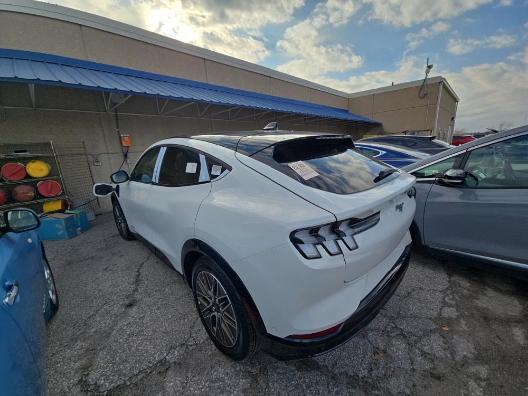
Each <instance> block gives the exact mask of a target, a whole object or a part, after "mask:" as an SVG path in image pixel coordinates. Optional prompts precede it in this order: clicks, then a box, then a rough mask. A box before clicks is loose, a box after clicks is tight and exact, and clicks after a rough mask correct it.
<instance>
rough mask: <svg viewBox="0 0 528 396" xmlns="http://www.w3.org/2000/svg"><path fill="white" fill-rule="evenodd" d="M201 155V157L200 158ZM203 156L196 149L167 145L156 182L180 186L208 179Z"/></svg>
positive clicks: (161, 184)
mask: <svg viewBox="0 0 528 396" xmlns="http://www.w3.org/2000/svg"><path fill="white" fill-rule="evenodd" d="M200 157H202V158H200ZM203 163H205V157H204V156H203V154H200V153H198V152H197V151H194V150H191V149H187V148H185V147H179V146H169V147H167V151H165V155H164V156H163V162H162V163H161V167H160V171H159V178H158V184H159V185H160V186H165V187H182V186H190V185H193V184H199V183H203V182H208V181H209V174H208V172H207V169H206V167H205V166H202V165H203Z"/></svg>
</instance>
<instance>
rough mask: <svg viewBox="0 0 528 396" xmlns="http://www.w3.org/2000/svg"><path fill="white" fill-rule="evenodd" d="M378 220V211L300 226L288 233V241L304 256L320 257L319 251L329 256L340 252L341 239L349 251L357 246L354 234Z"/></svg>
mask: <svg viewBox="0 0 528 396" xmlns="http://www.w3.org/2000/svg"><path fill="white" fill-rule="evenodd" d="M379 220H380V214H379V212H377V213H374V214H373V215H370V216H368V217H365V218H363V219H358V218H351V219H346V220H341V221H338V222H334V223H329V224H323V225H320V226H316V227H310V228H302V229H300V230H296V231H293V232H292V233H291V234H290V241H291V242H292V243H293V245H294V246H295V247H296V248H297V250H298V251H299V253H301V254H302V256H303V257H304V258H307V259H309V260H311V259H316V258H321V257H322V256H321V252H322V250H321V249H323V251H326V253H328V254H329V255H330V256H336V255H338V254H342V253H343V251H342V250H341V246H340V244H339V243H338V242H339V241H341V242H342V243H343V245H344V246H345V247H346V248H347V249H348V250H350V251H352V250H355V249H357V248H358V245H357V243H356V240H355V239H354V235H356V234H359V233H360V232H363V231H366V230H368V229H369V228H372V227H374V226H375V225H376V224H378V222H379Z"/></svg>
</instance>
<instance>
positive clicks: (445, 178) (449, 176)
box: [438, 169, 467, 186]
mask: <svg viewBox="0 0 528 396" xmlns="http://www.w3.org/2000/svg"><path fill="white" fill-rule="evenodd" d="M466 176H467V172H466V171H465V170H463V169H448V170H446V171H445V172H444V173H443V174H442V175H440V176H439V178H438V181H439V182H440V183H442V184H444V185H448V186H460V185H462V184H464V182H465V181H466Z"/></svg>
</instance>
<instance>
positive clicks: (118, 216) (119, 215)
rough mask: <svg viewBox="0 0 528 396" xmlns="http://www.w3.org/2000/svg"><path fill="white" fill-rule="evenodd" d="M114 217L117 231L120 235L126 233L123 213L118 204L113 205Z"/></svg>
mask: <svg viewBox="0 0 528 396" xmlns="http://www.w3.org/2000/svg"><path fill="white" fill-rule="evenodd" d="M114 219H115V223H116V226H117V229H118V231H119V233H120V234H121V235H126V232H127V223H126V220H125V215H124V214H123V211H122V210H121V208H120V207H119V205H114Z"/></svg>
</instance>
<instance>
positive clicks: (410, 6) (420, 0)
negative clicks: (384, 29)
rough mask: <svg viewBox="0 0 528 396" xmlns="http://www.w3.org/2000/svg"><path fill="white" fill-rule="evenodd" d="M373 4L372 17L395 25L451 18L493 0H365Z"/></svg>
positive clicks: (410, 24)
mask: <svg viewBox="0 0 528 396" xmlns="http://www.w3.org/2000/svg"><path fill="white" fill-rule="evenodd" d="M364 1H365V3H369V4H371V6H372V10H371V12H370V18H371V19H376V20H380V21H382V22H384V23H387V24H391V25H395V26H406V27H409V26H412V25H416V24H419V23H422V22H432V21H436V20H439V19H450V18H453V17H456V16H458V15H461V14H463V13H464V12H467V11H470V10H473V9H476V8H478V7H480V6H481V5H484V4H488V3H490V2H491V0H442V1H438V0H390V1H388V0H364Z"/></svg>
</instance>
